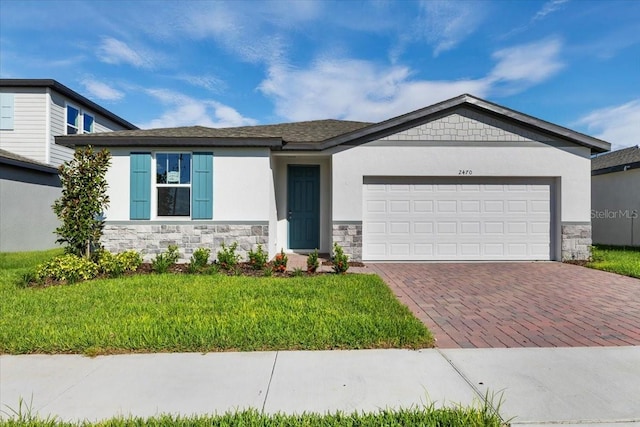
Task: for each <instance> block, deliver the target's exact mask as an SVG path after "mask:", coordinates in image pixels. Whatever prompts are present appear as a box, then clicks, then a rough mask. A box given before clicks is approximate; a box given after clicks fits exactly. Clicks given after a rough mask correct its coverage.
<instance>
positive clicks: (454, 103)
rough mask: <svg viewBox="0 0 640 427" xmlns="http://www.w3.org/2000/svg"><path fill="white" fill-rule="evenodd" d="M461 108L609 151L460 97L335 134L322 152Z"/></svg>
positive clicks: (594, 149)
mask: <svg viewBox="0 0 640 427" xmlns="http://www.w3.org/2000/svg"><path fill="white" fill-rule="evenodd" d="M463 105H468V106H469V107H472V108H473V107H475V109H477V110H479V111H481V112H484V113H493V115H494V116H496V117H498V118H501V119H503V120H507V121H511V122H513V123H515V124H518V125H521V126H522V125H524V126H526V127H527V128H529V129H532V130H534V131H537V132H543V133H546V134H550V135H552V136H556V137H561V138H563V139H566V140H569V141H571V142H575V143H577V144H579V145H583V146H586V147H588V148H590V149H591V151H592V152H598V153H601V152H606V151H609V150H610V149H611V144H610V143H608V142H606V141H602V140H600V139H597V138H593V137H590V136H588V135H584V134H581V133H579V132H576V131H572V130H570V129H567V128H564V127H562V126H558V125H554V124H553V123H549V122H546V121H544V120H540V119H537V118H535V117H532V116H528V115H526V114H523V113H519V112H517V111H514V110H511V109H508V108H505V107H502V106H500V105H497V104H494V103H491V102H488V101H484V100H482V99H479V98H476V97H474V96H472V95H469V94H464V95H460V96H457V97H455V98H451V99H449V100H446V101H442V102H439V103H437V104H434V105H431V106H429V107H425V108H422V109H420V110H416V111H413V112H410V113H407V114H404V115H402V116H398V117H394V118H391V119H389V120H386V121H384V122H380V123H376V124H373V125H371V126H367V127H365V128H362V129H359V130H356V131H354V132H350V133H346V134H343V135H339V136H337V137H334V138H331V139H328V140H326V141H324V142H323V143H322V149H323V150H326V149H328V148H332V147H335V146H337V145H341V144H345V143H351V144H358V143H364V142H368V141H372V140H375V139H378V138H380V137H384V136H387V135H390V134H392V133H395V132H396V131H399V128H409V127H412V126H411V125H412V123H414V122H420V121H422V120H424V119H425V118H428V117H430V116H437V115H444V114H446V113H447V112H448V111H450V110H453V109H455V108H458V107H460V106H463Z"/></svg>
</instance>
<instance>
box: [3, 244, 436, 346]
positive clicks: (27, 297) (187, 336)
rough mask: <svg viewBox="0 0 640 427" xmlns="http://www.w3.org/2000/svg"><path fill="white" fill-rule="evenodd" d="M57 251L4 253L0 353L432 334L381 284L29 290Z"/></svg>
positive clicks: (218, 279)
mask: <svg viewBox="0 0 640 427" xmlns="http://www.w3.org/2000/svg"><path fill="white" fill-rule="evenodd" d="M56 253H57V252H47V253H29V254H0V353H10V354H25V353H84V354H89V355H95V354H108V353H121V352H164V351H166V352H182V351H186V352H189V351H194V352H196V351H197V352H207V351H229V350H239V351H252V350H284V349H289V350H290V349H310V350H311V349H314V350H315V349H338V348H340V349H347V348H348V349H357V348H386V347H401V348H424V347H430V346H432V345H433V338H432V336H431V334H430V332H429V331H428V330H427V329H426V328H425V327H424V326H423V325H422V323H421V322H420V321H418V320H417V319H416V318H415V317H414V316H413V315H412V314H411V313H410V312H409V310H408V309H407V308H406V307H405V306H403V305H401V304H400V303H399V302H398V301H397V300H396V299H395V297H394V296H393V294H392V293H391V291H390V290H389V289H388V287H387V286H386V285H385V284H384V282H382V280H381V279H380V278H378V277H377V276H373V275H360V274H348V275H321V276H315V277H304V276H303V277H296V278H287V279H283V278H253V277H228V276H225V275H211V276H195V275H171V274H165V275H145V276H142V275H140V276H132V277H126V278H119V279H101V280H95V281H89V282H82V283H78V284H74V285H65V286H52V287H47V288H23V287H20V286H18V285H17V284H16V283H17V282H18V280H19V277H20V276H21V275H22V274H23V273H24V272H25V271H27V270H28V267H30V266H33V265H35V264H37V263H38V262H42V261H43V260H45V259H47V258H48V257H51V256H53V255H55V254H56Z"/></svg>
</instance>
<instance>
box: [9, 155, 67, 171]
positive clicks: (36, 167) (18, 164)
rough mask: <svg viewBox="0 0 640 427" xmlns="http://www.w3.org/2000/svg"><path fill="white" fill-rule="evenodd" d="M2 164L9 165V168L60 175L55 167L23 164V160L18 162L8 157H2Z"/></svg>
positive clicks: (29, 163)
mask: <svg viewBox="0 0 640 427" xmlns="http://www.w3.org/2000/svg"><path fill="white" fill-rule="evenodd" d="M0 163H2V164H5V165H9V166H16V167H20V168H26V169H32V170H36V171H39V172H45V173H50V174H55V175H57V174H58V169H56V168H54V167H53V166H46V165H39V164H36V163H31V162H23V161H21V160H16V159H9V158H6V157H2V156H0Z"/></svg>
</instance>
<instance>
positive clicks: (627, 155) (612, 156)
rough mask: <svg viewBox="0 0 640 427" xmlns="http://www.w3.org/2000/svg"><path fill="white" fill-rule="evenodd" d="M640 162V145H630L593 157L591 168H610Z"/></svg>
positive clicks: (594, 169) (593, 169)
mask: <svg viewBox="0 0 640 427" xmlns="http://www.w3.org/2000/svg"><path fill="white" fill-rule="evenodd" d="M638 162H640V147H638V146H637V145H636V146H635V147H629V148H625V149H622V150H616V151H612V152H610V153H605V154H600V155H599V156H596V157H594V158H592V159H591V170H592V171H596V170H601V169H608V168H612V167H615V166H625V165H630V164H632V163H638Z"/></svg>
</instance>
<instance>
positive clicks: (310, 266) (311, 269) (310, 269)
mask: <svg viewBox="0 0 640 427" xmlns="http://www.w3.org/2000/svg"><path fill="white" fill-rule="evenodd" d="M318 267H320V262H319V261H318V250H317V249H316V250H314V251H313V252H311V253H310V254H309V256H308V257H307V273H315V272H316V270H317V269H318Z"/></svg>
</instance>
